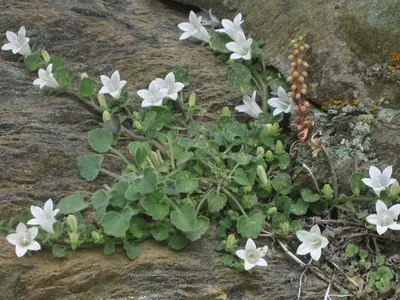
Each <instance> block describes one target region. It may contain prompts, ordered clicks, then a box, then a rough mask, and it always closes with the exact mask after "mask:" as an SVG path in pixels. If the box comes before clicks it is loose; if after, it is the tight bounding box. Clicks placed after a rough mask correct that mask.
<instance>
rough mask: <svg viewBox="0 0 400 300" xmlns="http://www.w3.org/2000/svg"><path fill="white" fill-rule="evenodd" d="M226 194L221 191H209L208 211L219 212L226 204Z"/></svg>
mask: <svg viewBox="0 0 400 300" xmlns="http://www.w3.org/2000/svg"><path fill="white" fill-rule="evenodd" d="M226 201H227V199H226V196H225V194H223V193H217V192H215V191H211V192H210V193H208V198H207V202H208V210H209V211H210V213H216V212H219V211H220V210H221V209H223V208H224V207H225V205H226Z"/></svg>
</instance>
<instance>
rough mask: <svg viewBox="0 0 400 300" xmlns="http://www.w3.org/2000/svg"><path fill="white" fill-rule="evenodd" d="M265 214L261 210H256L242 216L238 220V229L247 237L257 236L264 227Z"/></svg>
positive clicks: (253, 237)
mask: <svg viewBox="0 0 400 300" xmlns="http://www.w3.org/2000/svg"><path fill="white" fill-rule="evenodd" d="M264 220H265V216H264V214H263V213H262V211H261V210H254V211H253V212H251V214H249V215H248V216H247V218H246V217H245V216H240V217H239V219H238V220H237V224H236V226H237V230H238V232H239V233H240V234H241V235H242V236H243V237H245V238H252V239H255V238H257V236H258V234H259V233H260V232H261V230H262V229H263V227H264Z"/></svg>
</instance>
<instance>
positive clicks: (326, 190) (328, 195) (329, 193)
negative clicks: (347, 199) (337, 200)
mask: <svg viewBox="0 0 400 300" xmlns="http://www.w3.org/2000/svg"><path fill="white" fill-rule="evenodd" d="M322 195H324V197H325V199H326V200H332V199H333V190H332V188H331V186H330V185H329V184H325V185H324V187H323V188H322Z"/></svg>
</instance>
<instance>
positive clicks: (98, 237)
mask: <svg viewBox="0 0 400 300" xmlns="http://www.w3.org/2000/svg"><path fill="white" fill-rule="evenodd" d="M91 235H92V239H93V240H94V242H95V243H96V244H102V243H104V238H103V236H102V235H101V234H100V233H98V232H97V231H92V233H91Z"/></svg>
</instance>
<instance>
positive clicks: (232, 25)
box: [216, 13, 244, 41]
mask: <svg viewBox="0 0 400 300" xmlns="http://www.w3.org/2000/svg"><path fill="white" fill-rule="evenodd" d="M242 23H243V21H242V14H240V13H239V14H237V15H236V17H235V18H234V19H233V22H232V21H231V20H228V19H222V26H223V27H224V28H221V29H217V30H216V31H217V32H224V33H226V34H227V35H229V36H230V38H231V39H232V40H234V41H236V36H237V34H238V33H239V32H242V33H243V35H244V32H243V29H242V27H241V25H242Z"/></svg>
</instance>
